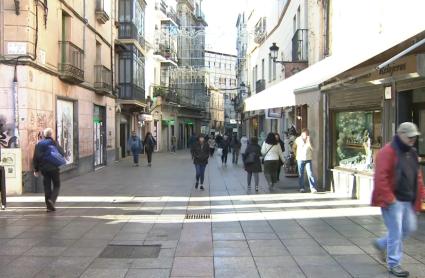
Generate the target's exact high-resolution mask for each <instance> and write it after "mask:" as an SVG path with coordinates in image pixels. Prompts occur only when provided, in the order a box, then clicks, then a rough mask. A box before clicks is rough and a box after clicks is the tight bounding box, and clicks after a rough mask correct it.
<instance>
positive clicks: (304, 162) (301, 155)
mask: <svg viewBox="0 0 425 278" xmlns="http://www.w3.org/2000/svg"><path fill="white" fill-rule="evenodd" d="M292 148H293V150H294V153H295V158H296V160H297V165H298V175H299V177H298V185H299V190H300V192H301V193H304V192H305V188H304V169H305V170H306V172H307V178H308V183H309V185H310V192H311V193H316V192H317V184H316V179H315V178H314V175H313V166H312V158H313V146H312V145H311V141H310V132H309V130H308V129H306V128H304V129H303V130H302V131H301V135H300V136H299V137H297V139H295V142H294V144H293V146H292Z"/></svg>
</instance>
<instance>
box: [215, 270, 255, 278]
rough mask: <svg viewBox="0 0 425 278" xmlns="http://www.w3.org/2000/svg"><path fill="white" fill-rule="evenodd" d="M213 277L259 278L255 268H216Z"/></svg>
mask: <svg viewBox="0 0 425 278" xmlns="http://www.w3.org/2000/svg"><path fill="white" fill-rule="evenodd" d="M214 277H215V278H230V277H232V278H260V275H259V274H258V271H257V269H256V268H244V269H237V268H216V269H215V276H214Z"/></svg>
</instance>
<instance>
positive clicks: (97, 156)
mask: <svg viewBox="0 0 425 278" xmlns="http://www.w3.org/2000/svg"><path fill="white" fill-rule="evenodd" d="M93 148H94V167H99V166H103V165H105V164H106V122H105V107H103V106H99V105H95V106H94V113H93Z"/></svg>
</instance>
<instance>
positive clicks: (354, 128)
mask: <svg viewBox="0 0 425 278" xmlns="http://www.w3.org/2000/svg"><path fill="white" fill-rule="evenodd" d="M381 117H382V115H381V111H354V112H337V113H335V131H336V150H335V165H336V166H340V167H343V168H348V169H352V170H358V171H373V168H374V157H375V154H376V152H377V151H378V150H379V149H380V148H381V146H382V131H381V129H382V128H381V127H382V118H381Z"/></svg>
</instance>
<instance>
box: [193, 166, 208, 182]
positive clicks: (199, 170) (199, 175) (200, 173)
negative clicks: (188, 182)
mask: <svg viewBox="0 0 425 278" xmlns="http://www.w3.org/2000/svg"><path fill="white" fill-rule="evenodd" d="M206 167H207V165H203V164H195V169H196V183H197V184H198V183H199V180H201V185H202V184H204V177H205V168H206Z"/></svg>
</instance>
